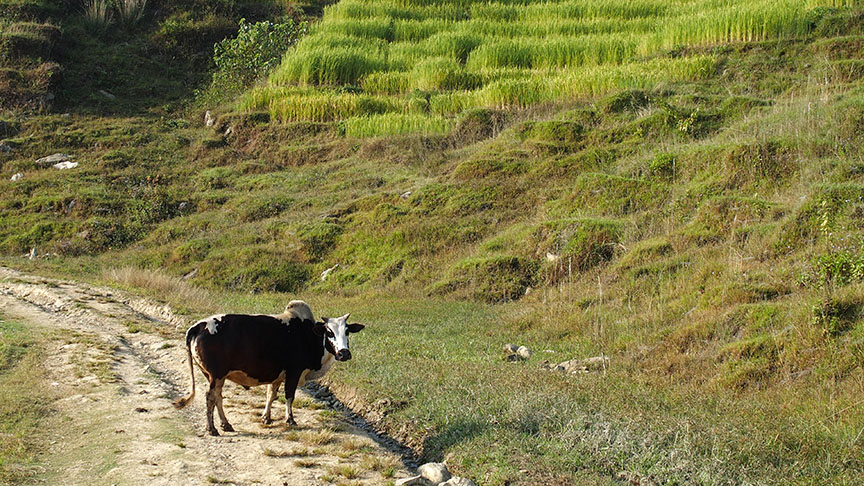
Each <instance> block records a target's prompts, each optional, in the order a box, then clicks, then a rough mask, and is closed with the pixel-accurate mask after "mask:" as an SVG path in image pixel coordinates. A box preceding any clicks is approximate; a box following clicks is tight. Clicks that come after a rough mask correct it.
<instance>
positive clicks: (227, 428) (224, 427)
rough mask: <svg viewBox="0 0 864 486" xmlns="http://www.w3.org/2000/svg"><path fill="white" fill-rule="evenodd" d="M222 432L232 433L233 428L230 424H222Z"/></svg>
mask: <svg viewBox="0 0 864 486" xmlns="http://www.w3.org/2000/svg"><path fill="white" fill-rule="evenodd" d="M222 430H224V431H225V432H234V427H231V424H222Z"/></svg>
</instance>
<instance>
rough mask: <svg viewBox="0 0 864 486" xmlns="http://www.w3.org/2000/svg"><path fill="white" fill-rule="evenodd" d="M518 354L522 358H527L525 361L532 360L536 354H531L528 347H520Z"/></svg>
mask: <svg viewBox="0 0 864 486" xmlns="http://www.w3.org/2000/svg"><path fill="white" fill-rule="evenodd" d="M516 353H517V354H518V355H519V356H522V357H523V358H525V359H528V358H530V357H531V356H532V355H533V354H534V353H533V352H531V350H530V349H528V347H526V346H519V349H517V350H516Z"/></svg>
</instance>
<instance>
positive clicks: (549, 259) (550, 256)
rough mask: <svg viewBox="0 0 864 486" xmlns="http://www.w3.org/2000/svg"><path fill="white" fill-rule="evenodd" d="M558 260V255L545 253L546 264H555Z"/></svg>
mask: <svg viewBox="0 0 864 486" xmlns="http://www.w3.org/2000/svg"><path fill="white" fill-rule="evenodd" d="M559 258H561V257H559V256H558V255H556V254H554V253H549V252H548V251H547V252H546V261H547V262H557V261H558V259H559Z"/></svg>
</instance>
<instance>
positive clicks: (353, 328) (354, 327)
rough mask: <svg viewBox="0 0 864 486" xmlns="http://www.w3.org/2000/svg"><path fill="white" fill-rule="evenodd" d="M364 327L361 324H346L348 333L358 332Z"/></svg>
mask: <svg viewBox="0 0 864 486" xmlns="http://www.w3.org/2000/svg"><path fill="white" fill-rule="evenodd" d="M364 327H366V326H364V325H363V324H348V332H360V331H362V330H363V328H364Z"/></svg>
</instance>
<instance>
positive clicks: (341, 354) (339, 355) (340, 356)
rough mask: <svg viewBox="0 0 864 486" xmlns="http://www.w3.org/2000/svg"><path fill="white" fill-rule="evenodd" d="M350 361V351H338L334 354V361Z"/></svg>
mask: <svg viewBox="0 0 864 486" xmlns="http://www.w3.org/2000/svg"><path fill="white" fill-rule="evenodd" d="M349 359H351V351H348V350H347V349H340V350H339V351H337V352H336V361H348V360H349Z"/></svg>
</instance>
